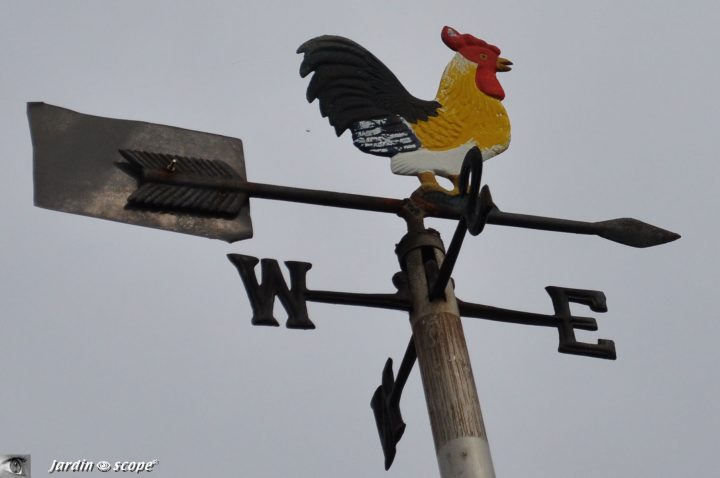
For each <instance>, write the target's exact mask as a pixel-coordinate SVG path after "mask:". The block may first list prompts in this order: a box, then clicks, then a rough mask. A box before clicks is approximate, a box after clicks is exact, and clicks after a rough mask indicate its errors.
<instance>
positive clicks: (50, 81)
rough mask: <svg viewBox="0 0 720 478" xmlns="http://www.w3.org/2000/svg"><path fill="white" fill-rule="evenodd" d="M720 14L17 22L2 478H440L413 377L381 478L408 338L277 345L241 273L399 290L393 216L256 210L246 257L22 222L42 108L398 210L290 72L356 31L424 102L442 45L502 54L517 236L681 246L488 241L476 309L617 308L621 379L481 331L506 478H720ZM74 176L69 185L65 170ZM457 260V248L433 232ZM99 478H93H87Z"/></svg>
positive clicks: (91, 16)
mask: <svg viewBox="0 0 720 478" xmlns="http://www.w3.org/2000/svg"><path fill="white" fill-rule="evenodd" d="M718 24H720V6H718V3H717V2H716V1H710V0H708V1H686V2H672V1H630V2H628V1H604V2H577V1H570V0H567V1H559V0H546V1H544V2H529V1H524V2H523V1H509V0H505V1H495V2H489V1H479V0H475V1H454V2H418V1H413V2H410V1H392V2H387V1H369V0H366V1H363V2H343V1H332V2H331V1H311V0H306V1H303V2H289V1H285V2H273V1H264V2H254V1H253V2H249V1H248V2H234V1H217V2H200V1H193V2H190V1H155V2H148V1H124V2H109V1H108V2H101V1H72V2H70V1H66V2H57V1H27V0H26V1H23V2H9V1H6V2H2V4H1V6H0V45H2V46H1V47H0V65H2V74H0V104H1V105H2V108H1V109H0V132H1V133H0V135H1V137H2V141H0V152H1V154H0V157H1V158H2V164H3V168H2V174H0V190H1V191H2V201H0V208H1V211H2V212H1V214H2V216H1V217H2V222H3V226H2V233H1V234H0V251H1V252H0V291H2V292H1V294H2V295H1V296H0V298H1V303H2V314H1V316H0V330H1V331H2V342H0V363H1V364H2V371H3V373H2V376H0V380H1V381H0V454H7V453H29V454H32V459H33V468H34V469H35V476H45V470H47V469H48V468H49V466H50V464H51V463H52V461H53V460H66V461H72V460H78V459H82V458H85V459H88V460H93V461H99V460H103V459H106V460H109V461H115V460H135V461H137V460H152V459H155V458H157V459H158V460H159V465H158V466H156V467H155V470H154V471H153V472H152V474H153V476H161V477H162V476H165V477H183V476H241V477H253V478H264V477H288V476H291V477H317V476H320V477H337V476H343V477H347V478H350V477H358V478H367V477H370V476H388V477H409V476H437V464H436V459H435V455H434V448H433V443H432V435H431V432H430V428H429V421H428V418H427V411H426V408H425V401H424V396H423V393H422V385H421V383H420V378H419V373H418V372H417V370H414V371H413V374H412V375H411V377H410V380H409V382H408V384H407V387H406V391H405V393H404V396H403V400H402V403H401V406H402V410H403V414H404V418H405V421H406V422H407V430H406V432H405V436H404V437H403V439H402V441H401V442H400V444H399V447H398V455H397V458H396V460H395V463H394V465H393V467H392V468H391V470H390V471H389V472H385V471H384V470H383V458H382V452H381V448H380V442H379V440H378V437H377V431H376V428H375V423H374V419H373V416H372V413H371V410H370V407H369V401H370V397H371V396H372V393H373V391H374V390H375V388H376V387H377V385H378V384H379V383H380V373H381V371H382V367H383V364H384V362H385V360H386V359H387V357H389V356H391V357H393V358H394V359H395V360H396V361H399V360H400V359H401V357H402V354H403V352H404V350H405V346H406V344H407V340H408V338H409V334H410V327H409V324H408V320H407V316H406V314H403V313H400V312H393V311H382V310H374V309H361V308H351V307H341V306H331V305H318V304H311V305H310V314H311V319H312V320H313V321H314V322H315V324H316V325H317V329H316V330H314V331H297V330H288V329H285V328H261V327H253V326H251V324H250V317H251V309H250V305H249V302H248V300H247V297H246V295H245V292H244V289H243V287H242V283H241V281H240V279H239V277H238V275H237V272H236V271H235V269H234V268H233V266H232V265H231V264H230V263H229V262H228V260H227V259H226V257H225V255H226V254H227V253H232V252H235V253H243V254H250V255H254V256H258V257H273V258H277V259H278V260H301V261H307V262H312V263H313V269H312V270H311V271H310V272H309V274H308V285H309V287H311V288H318V289H331V290H346V291H357V292H391V291H392V290H393V289H392V284H391V281H390V279H391V277H392V274H393V273H394V272H395V271H396V270H397V269H398V266H397V261H396V258H395V255H394V252H393V248H394V244H395V243H396V242H397V241H398V240H399V239H400V237H401V236H402V235H403V233H404V225H403V222H402V221H401V220H400V219H398V218H396V217H393V216H391V215H383V214H374V213H366V212H354V211H345V210H337V209H331V208H321V207H315V206H306V205H295V204H286V203H279V202H271V201H265V200H253V201H252V217H253V223H254V230H255V237H254V238H253V239H251V240H248V241H244V242H240V243H236V244H232V245H229V244H226V243H223V242H220V241H216V240H208V239H203V238H199V237H193V236H186V235H181V234H173V233H170V232H166V231H160V230H154V229H146V228H140V227H134V226H129V225H125V224H120V223H113V222H109V221H102V220H97V219H91V218H87V217H82V216H73V215H68V214H61V213H58V212H54V211H48V210H43V209H38V208H34V207H33V204H32V149H31V143H30V136H29V130H28V126H27V118H26V115H25V103H26V102H27V101H45V102H48V103H52V104H55V105H59V106H63V107H66V108H70V109H73V110H76V111H80V112H83V113H89V114H94V115H100V116H107V117H113V118H127V119H137V120H144V121H150V122H155V123H162V124H169V125H175V126H181V127H184V128H189V129H193V130H200V131H208V132H213V133H219V134H223V135H228V136H233V137H239V138H241V139H242V140H243V142H244V149H245V155H246V159H245V161H246V167H247V171H248V176H249V179H250V180H252V181H258V182H267V183H275V184H281V185H288V186H299V187H310V188H318V189H329V190H336V191H346V192H354V193H360V194H373V195H380V196H390V197H398V198H402V197H406V196H408V195H409V194H410V193H411V192H412V191H413V190H414V188H415V187H416V186H417V181H416V180H415V179H414V178H407V177H401V176H394V175H392V174H391V173H390V168H389V162H388V161H387V160H386V159H385V158H379V157H372V156H367V155H364V154H362V153H361V152H360V151H358V150H356V149H355V148H354V147H353V146H352V144H351V141H350V138H349V137H347V135H346V136H344V137H341V138H336V137H335V134H334V131H333V129H332V128H331V127H330V126H329V125H328V124H327V121H326V120H325V119H324V118H321V116H320V114H319V112H318V107H317V104H307V102H306V100H305V88H306V86H307V80H306V79H301V78H300V77H299V75H298V67H299V64H300V57H299V56H298V55H296V54H295V50H296V48H297V46H298V45H300V44H301V43H302V42H303V41H305V40H307V39H309V38H311V37H313V36H317V35H321V34H339V35H344V36H347V37H349V38H352V39H354V40H355V41H357V42H359V43H361V44H362V45H364V46H366V47H367V48H368V49H370V50H371V51H372V52H374V53H375V54H376V55H377V56H378V57H379V58H380V59H381V60H383V61H384V62H385V63H386V64H387V65H388V66H389V67H390V68H391V69H392V70H393V71H394V72H395V74H396V75H397V76H398V77H399V78H400V80H401V81H402V82H403V83H404V85H405V86H406V87H407V89H408V90H409V91H411V92H412V93H413V94H415V95H416V96H419V97H421V98H426V99H431V98H432V97H433V96H434V94H435V91H436V88H437V84H438V81H439V79H440V75H441V73H442V71H443V68H444V67H445V65H446V63H447V62H448V61H449V59H450V58H451V56H452V53H451V52H450V51H449V50H448V49H447V47H445V46H444V45H443V43H442V42H441V40H440V29H441V27H442V26H443V25H451V26H453V27H455V28H456V29H458V30H459V31H461V32H464V33H465V32H467V33H472V34H474V35H475V36H478V37H480V38H483V39H485V40H487V41H488V42H491V43H493V44H496V45H498V46H499V47H500V48H501V49H502V52H503V56H505V57H507V58H509V59H511V60H512V61H513V62H514V63H515V66H514V68H513V71H512V72H510V73H507V74H504V75H503V76H501V77H500V81H501V82H502V84H503V87H504V89H505V91H506V93H507V98H506V100H505V106H506V108H507V110H508V112H509V115H510V119H511V122H512V125H513V139H512V144H511V146H510V149H509V150H508V151H507V152H505V153H504V154H502V155H501V156H499V157H497V158H494V159H492V160H491V161H489V162H488V163H487V164H486V167H485V172H484V180H485V181H486V182H487V183H488V184H489V185H490V187H491V189H492V192H493V196H494V198H495V201H496V203H497V204H498V206H499V207H500V208H501V209H503V210H506V211H513V212H523V213H531V214H540V215H548V216H557V217H565V218H572V219H583V220H593V221H594V220H604V219H611V218H615V217H635V218H638V219H642V220H644V221H646V222H649V223H652V224H655V225H658V226H660V227H664V228H667V229H670V230H673V231H676V232H678V233H680V234H682V235H683V237H682V239H681V240H679V241H677V242H674V243H671V244H668V245H664V246H659V247H656V248H651V249H634V248H630V247H625V246H621V245H618V244H615V243H612V242H608V241H605V240H603V239H599V238H596V237H586V236H573V235H563V234H560V233H548V232H537V231H527V230H520V229H511V228H502V227H499V226H489V227H488V228H487V229H486V231H485V232H483V234H482V235H481V236H478V237H475V238H468V239H467V240H466V242H465V246H464V248H463V251H462V253H461V256H460V259H459V262H458V265H457V267H456V272H455V275H454V278H455V281H456V286H457V295H458V297H460V298H462V299H464V300H466V301H475V302H480V303H484V304H490V305H496V306H501V307H508V308H515V309H521V310H528V311H534V312H543V313H550V312H551V311H552V305H551V302H550V298H549V297H548V296H547V294H546V293H545V291H544V290H543V288H544V287H545V286H547V285H557V286H565V287H575V288H586V289H597V290H602V291H604V292H605V293H606V295H607V301H608V308H609V311H608V312H607V313H605V314H596V313H592V312H590V311H589V310H587V309H585V308H583V307H576V308H574V310H575V311H576V312H578V313H579V314H580V315H591V316H595V317H596V318H597V319H598V323H599V328H600V329H599V331H598V332H592V333H589V332H582V333H579V334H578V336H579V338H581V339H583V340H587V341H595V340H596V339H597V338H607V339H613V340H615V342H616V346H617V352H618V359H617V361H614V362H613V361H604V360H598V359H592V358H586V357H577V356H572V355H562V354H559V353H558V352H557V350H556V349H557V340H558V339H557V333H556V331H554V330H552V329H538V328H533V327H526V326H518V325H505V324H500V323H489V322H483V321H480V320H477V319H464V326H465V333H466V336H467V341H468V347H469V351H470V357H471V360H472V365H473V370H474V374H475V379H476V382H477V386H478V391H479V395H480V401H481V405H482V409H483V414H484V417H485V424H486V427H487V431H488V436H489V440H490V447H491V451H492V455H493V461H494V464H495V469H496V473H497V476H498V477H502V478H515V477H516V478H522V477H528V476H538V477H548V476H553V477H557V478H570V477H577V476H584V477H607V476H613V477H628V478H634V477H640V476H656V477H663V476H715V475H716V474H717V473H718V470H719V469H720V468H718V464H717V453H718V445H717V443H718V441H717V430H718V428H719V427H720V412H719V408H720V407H719V406H718V403H720V385H719V384H718V379H719V376H718V372H717V363H718V360H719V359H720V352H718V346H717V343H718V334H719V333H720V325H719V324H718V319H720V317H718V315H719V314H718V306H717V304H716V302H715V300H714V299H715V297H716V296H717V285H718V282H719V281H718V270H719V268H720V261H719V260H718V257H719V254H718V246H717V237H718V232H719V228H718V225H717V218H718V212H717V208H718V206H719V205H720V201H719V199H720V197H719V195H718V189H717V183H718V179H719V177H720V174H719V173H720V167H719V166H718V164H719V161H718V153H717V151H716V143H717V137H718V125H720V95H719V94H718V85H720V66H718V61H717V47H718V45H720V30H718V28H717V25H718ZM68 167H72V165H70V164H69V165H68ZM429 225H431V226H433V227H435V228H437V229H439V230H440V231H441V233H442V234H443V237H444V238H445V240H446V241H449V239H450V237H451V235H452V231H453V229H454V224H453V223H452V222H450V221H442V220H432V221H429ZM95 474H97V473H95Z"/></svg>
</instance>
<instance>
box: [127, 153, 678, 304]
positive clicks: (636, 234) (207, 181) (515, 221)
mask: <svg viewBox="0 0 720 478" xmlns="http://www.w3.org/2000/svg"><path fill="white" fill-rule="evenodd" d="M171 167H172V164H170V165H169V166H168V168H170V169H168V168H165V169H157V168H154V169H153V168H149V169H148V168H143V171H142V174H141V179H140V182H141V183H146V182H150V183H163V184H171V185H177V186H191V187H196V188H201V189H211V190H222V191H228V192H235V193H244V194H247V195H248V196H250V197H256V198H263V199H273V200H279V201H290V202H299V203H305V204H315V205H320V206H330V207H339V208H346V209H358V210H364V211H373V212H384V213H390V214H400V213H401V211H402V210H403V207H404V205H405V204H406V203H408V201H410V202H412V203H414V205H415V206H416V207H418V208H420V209H421V210H422V212H423V215H424V216H426V217H437V218H443V219H456V220H457V219H460V218H461V217H463V215H464V211H465V208H466V206H467V204H468V202H467V201H469V200H470V199H471V198H470V196H468V197H467V198H462V197H457V196H448V195H444V194H441V193H437V192H435V193H427V192H424V191H422V190H419V192H417V193H416V194H413V196H412V198H410V199H395V198H386V197H379V196H366V195H362V194H350V193H340V192H335V191H325V190H319V189H305V188H295V187H287V186H278V185H275V184H263V183H253V182H247V181H244V180H243V179H240V178H238V177H228V176H217V175H216V176H213V175H202V174H194V173H192V172H184V171H173V170H172V169H171ZM485 189H487V187H485V188H484V191H485ZM485 193H486V194H487V197H486V198H485V199H483V197H482V194H481V195H480V197H479V198H477V197H476V198H475V199H473V200H474V201H480V207H482V205H483V204H484V206H485V208H486V209H485V213H484V215H483V221H484V222H483V224H484V223H487V224H495V225H499V226H511V227H522V228H526V229H539V230H544V231H556V232H570V233H574V234H591V235H598V236H600V237H603V238H605V239H609V240H611V241H615V242H619V243H621V244H625V245H629V246H634V247H650V246H655V245H658V244H664V243H666V242H670V241H674V240H675V239H677V238H679V237H680V236H679V235H677V234H675V233H673V232H670V231H666V230H664V229H660V228H658V227H655V226H652V225H650V224H646V223H643V222H641V221H637V220H635V219H630V218H623V219H613V220H610V221H602V222H586V221H573V220H569V219H558V218H553V217H543V216H534V215H529V214H516V213H510V212H504V211H501V210H500V209H498V208H497V207H496V206H495V205H494V203H492V198H490V194H489V191H485ZM466 219H467V218H466ZM468 227H469V228H470V231H471V233H473V234H477V233H478V232H479V231H480V230H482V228H480V229H478V230H477V231H476V232H473V227H474V226H471V225H470V223H468ZM450 259H451V261H452V259H453V258H452V257H451V258H450ZM446 269H447V270H446V272H451V271H452V268H449V267H448V268H446ZM445 275H448V274H445ZM443 277H444V276H443ZM439 285H442V284H439ZM435 294H437V291H435V292H434V294H433V296H435Z"/></svg>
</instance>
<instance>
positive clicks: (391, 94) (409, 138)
mask: <svg viewBox="0 0 720 478" xmlns="http://www.w3.org/2000/svg"><path fill="white" fill-rule="evenodd" d="M441 38H442V41H443V42H444V43H445V45H447V46H448V48H450V49H451V50H453V51H455V52H456V54H455V56H454V57H453V58H452V60H450V63H449V64H448V65H447V67H446V68H445V72H444V73H443V76H442V78H441V80H440V86H439V88H438V92H437V95H436V97H435V100H434V101H425V100H421V99H418V98H416V97H414V96H413V95H411V94H410V93H408V91H407V90H406V89H405V88H404V87H403V85H402V84H401V83H400V81H399V80H398V79H397V77H396V76H395V75H394V74H393V73H392V72H391V71H390V70H389V69H388V68H387V67H386V66H385V65H384V64H383V63H382V62H381V61H380V60H378V59H377V58H376V57H375V56H374V55H373V54H372V53H370V52H369V51H368V50H366V49H365V48H363V47H362V46H360V45H358V44H357V43H355V42H354V41H352V40H349V39H347V38H343V37H339V36H329V35H325V36H320V37H317V38H313V39H312V40H309V41H307V42H305V43H304V44H303V45H302V46H300V48H299V49H298V53H304V54H305V56H304V59H303V62H302V65H301V66H300V75H301V76H303V77H305V76H307V75H309V74H310V73H311V72H314V75H313V77H312V79H311V80H310V84H309V86H308V90H307V99H308V101H309V102H312V101H314V100H315V99H319V101H320V112H321V114H322V115H323V116H326V117H328V119H329V120H330V124H331V125H333V126H334V127H335V131H336V133H337V135H338V136H340V135H341V134H342V133H343V132H344V131H345V130H347V129H350V131H351V132H352V137H353V143H354V144H355V146H357V147H358V148H359V149H360V150H362V151H363V152H365V153H369V154H374V155H377V156H388V157H390V158H392V159H391V168H392V172H393V173H395V174H402V175H416V176H417V177H418V178H419V179H420V182H421V187H422V188H423V189H424V190H429V191H442V192H446V191H445V189H443V188H442V187H441V186H440V185H439V184H438V182H437V180H436V179H435V175H439V176H441V177H445V178H447V179H449V180H450V181H452V183H453V186H454V189H453V190H452V191H451V192H450V194H453V195H457V194H459V188H458V178H459V174H460V169H461V167H462V162H463V160H464V159H465V155H466V154H467V152H468V151H469V150H470V149H472V148H473V147H478V148H479V149H480V152H481V153H482V157H483V159H484V160H487V159H490V158H492V157H493V156H497V155H498V154H500V153H502V152H503V151H505V150H506V149H507V148H508V146H509V144H510V121H509V119H508V115H507V112H506V111H505V108H504V107H503V104H502V100H503V99H504V98H505V92H504V91H503V88H502V86H501V85H500V82H499V81H498V79H497V75H496V73H497V72H504V71H510V65H512V62H511V61H510V60H506V59H505V58H501V57H500V49H499V48H498V47H496V46H494V45H491V44H489V43H487V42H485V41H483V40H480V39H479V38H476V37H474V36H472V35H468V34H460V33H458V32H457V30H455V29H453V28H451V27H447V26H446V27H444V28H443V29H442V33H441Z"/></svg>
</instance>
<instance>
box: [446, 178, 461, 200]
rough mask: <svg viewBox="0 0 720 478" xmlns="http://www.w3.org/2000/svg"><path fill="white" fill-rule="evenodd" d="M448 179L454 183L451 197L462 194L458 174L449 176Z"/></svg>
mask: <svg viewBox="0 0 720 478" xmlns="http://www.w3.org/2000/svg"><path fill="white" fill-rule="evenodd" d="M447 178H448V179H449V180H450V181H452V183H453V189H452V191H451V192H450V195H451V196H458V195H459V194H460V184H459V182H460V176H459V175H458V174H449V175H448V177H447Z"/></svg>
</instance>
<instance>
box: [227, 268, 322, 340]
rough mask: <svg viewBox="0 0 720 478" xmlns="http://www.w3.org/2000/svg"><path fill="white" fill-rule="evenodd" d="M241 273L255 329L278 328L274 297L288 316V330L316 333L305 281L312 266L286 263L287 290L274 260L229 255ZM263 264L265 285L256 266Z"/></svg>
mask: <svg viewBox="0 0 720 478" xmlns="http://www.w3.org/2000/svg"><path fill="white" fill-rule="evenodd" d="M228 259H230V262H232V263H233V264H234V265H235V267H236V268H237V270H238V272H239V273H240V278H241V279H242V281H243V283H244V284H245V290H246V291H247V295H248V298H249V299H250V306H251V307H252V309H253V318H252V324H253V325H272V326H274V327H277V326H279V325H280V324H279V323H278V321H277V319H275V317H274V316H273V306H274V304H275V297H277V298H279V299H280V303H281V304H282V306H283V308H284V309H285V311H286V312H287V314H288V319H287V322H286V323H285V325H286V326H287V328H289V329H314V328H315V324H313V323H312V321H311V320H310V318H309V317H308V311H307V303H306V300H307V299H306V298H305V295H306V293H307V287H306V283H305V277H306V275H307V271H308V270H310V268H311V267H312V264H310V263H308V262H297V261H286V262H285V266H287V268H288V270H289V271H290V287H289V288H288V286H287V283H286V282H285V279H284V278H283V275H282V272H281V271H280V266H279V265H278V263H277V261H276V260H275V259H263V260H262V261H258V258H257V257H252V256H245V255H242V254H228ZM258 262H260V269H261V271H262V272H261V274H262V279H261V280H262V283H260V284H258V281H257V277H256V276H255V266H256V265H257V263H258Z"/></svg>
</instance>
